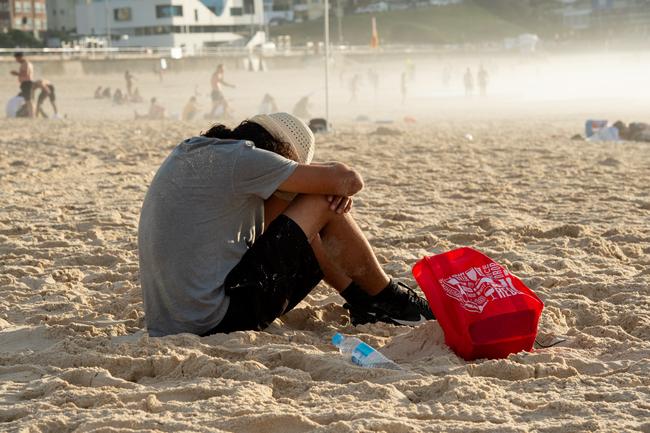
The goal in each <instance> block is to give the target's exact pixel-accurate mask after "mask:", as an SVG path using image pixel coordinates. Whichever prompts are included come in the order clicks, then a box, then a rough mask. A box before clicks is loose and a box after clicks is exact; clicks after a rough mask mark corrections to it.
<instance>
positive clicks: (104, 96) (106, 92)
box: [102, 87, 112, 99]
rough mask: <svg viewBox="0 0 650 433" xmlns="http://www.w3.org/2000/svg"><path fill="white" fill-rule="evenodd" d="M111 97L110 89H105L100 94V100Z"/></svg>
mask: <svg viewBox="0 0 650 433" xmlns="http://www.w3.org/2000/svg"><path fill="white" fill-rule="evenodd" d="M111 95H112V93H111V88H110V87H106V88H105V89H104V91H103V92H102V98H105V99H111V97H112V96H111Z"/></svg>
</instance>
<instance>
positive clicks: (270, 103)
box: [258, 93, 278, 114]
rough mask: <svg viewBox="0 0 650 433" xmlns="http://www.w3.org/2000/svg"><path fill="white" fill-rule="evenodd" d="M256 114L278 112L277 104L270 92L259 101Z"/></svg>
mask: <svg viewBox="0 0 650 433" xmlns="http://www.w3.org/2000/svg"><path fill="white" fill-rule="evenodd" d="M258 111H259V113H258V114H271V113H277V112H278V104H277V103H276V102H275V98H274V97H273V96H271V95H270V94H268V93H267V94H265V95H264V97H263V98H262V102H261V103H260V108H259V110H258Z"/></svg>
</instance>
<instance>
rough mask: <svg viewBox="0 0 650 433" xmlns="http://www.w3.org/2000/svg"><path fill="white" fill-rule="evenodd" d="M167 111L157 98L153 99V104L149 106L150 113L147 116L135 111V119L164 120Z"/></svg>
mask: <svg viewBox="0 0 650 433" xmlns="http://www.w3.org/2000/svg"><path fill="white" fill-rule="evenodd" d="M165 111H166V110H165V107H163V106H162V105H160V104H159V103H158V100H157V99H156V98H151V103H150V105H149V112H148V113H147V114H138V112H137V111H135V118H136V119H151V120H157V119H164V118H165Z"/></svg>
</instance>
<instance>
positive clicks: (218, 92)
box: [210, 64, 235, 112]
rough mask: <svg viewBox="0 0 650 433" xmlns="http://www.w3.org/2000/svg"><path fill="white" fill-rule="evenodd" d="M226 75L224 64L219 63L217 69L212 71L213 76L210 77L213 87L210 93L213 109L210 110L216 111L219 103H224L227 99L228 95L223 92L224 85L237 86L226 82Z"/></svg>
mask: <svg viewBox="0 0 650 433" xmlns="http://www.w3.org/2000/svg"><path fill="white" fill-rule="evenodd" d="M225 75H226V68H225V67H224V66H223V65H222V64H219V65H217V69H215V71H214V72H213V73H212V77H210V88H211V89H212V92H211V94H210V98H211V99H212V110H210V111H211V112H214V111H215V109H216V108H217V107H216V106H217V105H219V104H221V105H223V104H224V102H225V101H226V97H225V96H224V94H223V88H224V86H226V87H231V88H235V86H234V85H233V84H230V83H228V82H226V80H225V79H224V78H225Z"/></svg>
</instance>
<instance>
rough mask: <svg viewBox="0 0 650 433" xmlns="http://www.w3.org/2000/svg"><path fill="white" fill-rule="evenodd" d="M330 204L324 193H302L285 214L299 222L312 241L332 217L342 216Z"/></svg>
mask: <svg viewBox="0 0 650 433" xmlns="http://www.w3.org/2000/svg"><path fill="white" fill-rule="evenodd" d="M329 206H330V203H329V201H328V200H327V197H326V196H324V195H318V194H301V195H299V196H298V197H296V198H295V199H294V200H293V201H292V202H291V204H290V205H289V207H287V209H286V210H285V211H284V215H286V216H288V217H289V218H291V219H292V220H293V221H294V222H295V223H296V224H298V226H300V228H301V229H302V231H303V232H304V233H305V235H306V236H307V239H309V242H311V241H312V239H313V238H314V237H315V236H316V235H317V234H318V233H319V232H320V231H321V230H322V229H323V227H325V225H327V223H328V222H329V221H330V220H331V219H332V218H336V217H341V215H338V214H337V213H336V212H333V211H331V210H330V208H329Z"/></svg>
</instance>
